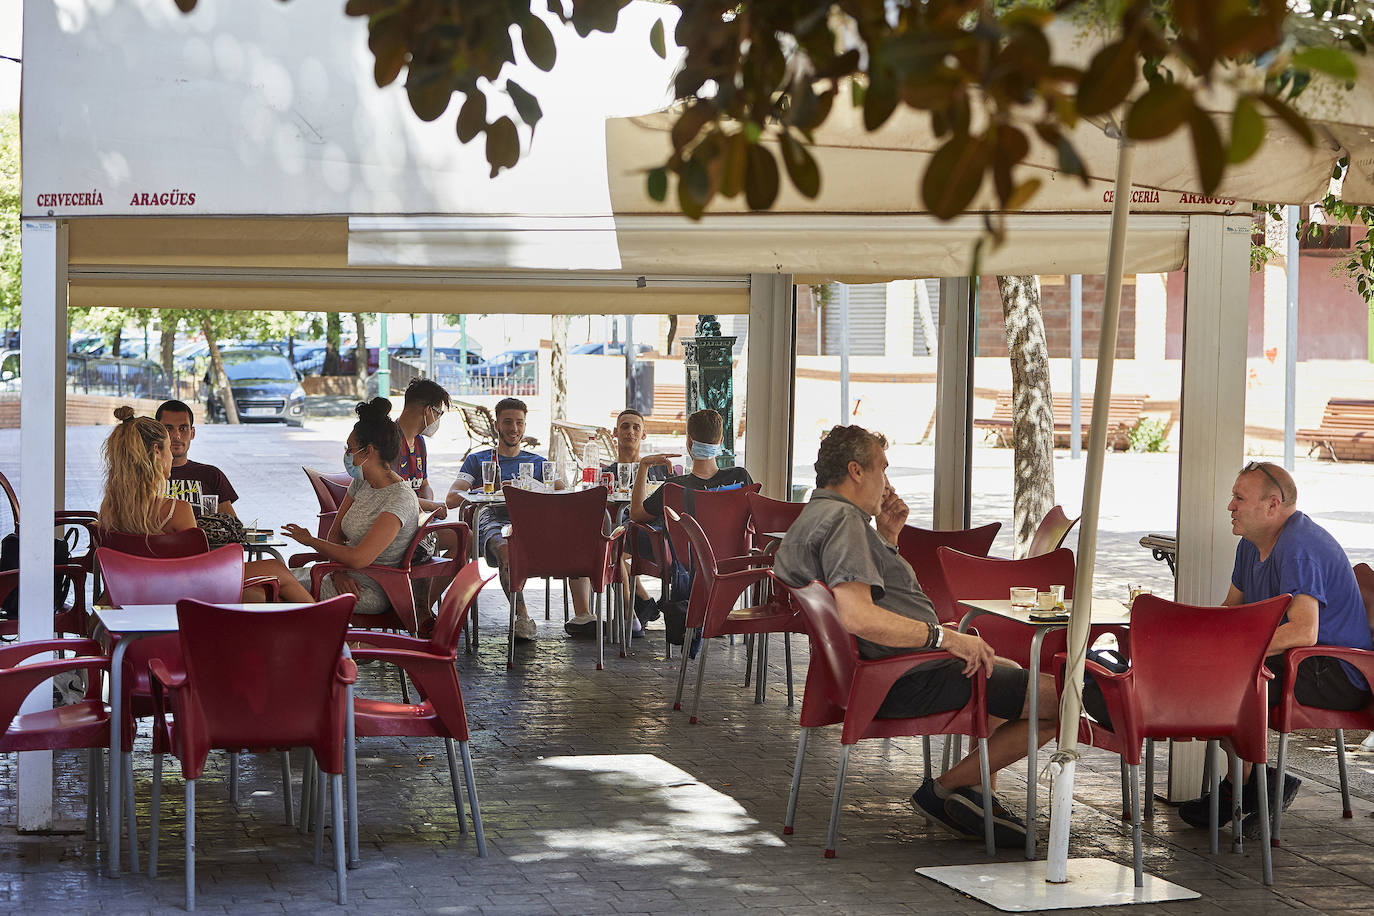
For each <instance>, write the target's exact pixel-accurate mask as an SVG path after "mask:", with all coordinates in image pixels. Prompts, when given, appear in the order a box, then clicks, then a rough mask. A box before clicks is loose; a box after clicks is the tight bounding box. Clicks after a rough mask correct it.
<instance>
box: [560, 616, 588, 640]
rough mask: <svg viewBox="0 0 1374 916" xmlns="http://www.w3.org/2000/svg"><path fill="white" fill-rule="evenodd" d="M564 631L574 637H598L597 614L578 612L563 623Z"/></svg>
mask: <svg viewBox="0 0 1374 916" xmlns="http://www.w3.org/2000/svg"><path fill="white" fill-rule="evenodd" d="M563 631H564V632H565V633H567V634H568V635H569V636H571V637H572V638H573V639H596V615H595V614H578V615H577V616H576V617H574V618H572V619H571V620H569V621H568V622H567V623H565V624H563Z"/></svg>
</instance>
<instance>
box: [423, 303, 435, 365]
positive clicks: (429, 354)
mask: <svg viewBox="0 0 1374 916" xmlns="http://www.w3.org/2000/svg"><path fill="white" fill-rule="evenodd" d="M425 378H428V379H433V378H434V315H433V313H431V314H429V315H426V316H425Z"/></svg>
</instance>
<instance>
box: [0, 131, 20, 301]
mask: <svg viewBox="0 0 1374 916" xmlns="http://www.w3.org/2000/svg"><path fill="white" fill-rule="evenodd" d="M19 192H20V184H19V113H18V112H14V111H11V112H7V113H0V324H3V326H4V327H14V326H15V325H17V324H19Z"/></svg>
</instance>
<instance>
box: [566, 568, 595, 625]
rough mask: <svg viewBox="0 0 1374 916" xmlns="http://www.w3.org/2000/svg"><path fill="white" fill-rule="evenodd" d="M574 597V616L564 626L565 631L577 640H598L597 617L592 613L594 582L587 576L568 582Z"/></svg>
mask: <svg viewBox="0 0 1374 916" xmlns="http://www.w3.org/2000/svg"><path fill="white" fill-rule="evenodd" d="M568 592H569V593H570V594H571V595H572V606H573V616H572V619H570V620H569V621H568V622H567V623H565V624H563V630H564V631H565V632H566V633H567V634H568V635H569V636H572V637H574V638H575V639H595V638H596V615H595V614H593V613H592V612H591V603H592V602H591V598H592V580H591V579H588V578H586V577H585V576H583V577H581V578H578V579H569V580H568Z"/></svg>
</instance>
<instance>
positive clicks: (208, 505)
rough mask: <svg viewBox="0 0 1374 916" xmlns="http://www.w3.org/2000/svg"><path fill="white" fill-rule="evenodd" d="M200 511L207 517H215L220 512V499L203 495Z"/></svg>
mask: <svg viewBox="0 0 1374 916" xmlns="http://www.w3.org/2000/svg"><path fill="white" fill-rule="evenodd" d="M200 511H201V512H202V513H203V514H205V515H214V514H216V513H217V512H219V497H218V496H215V495H214V494H211V493H203V494H201V497H200Z"/></svg>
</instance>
